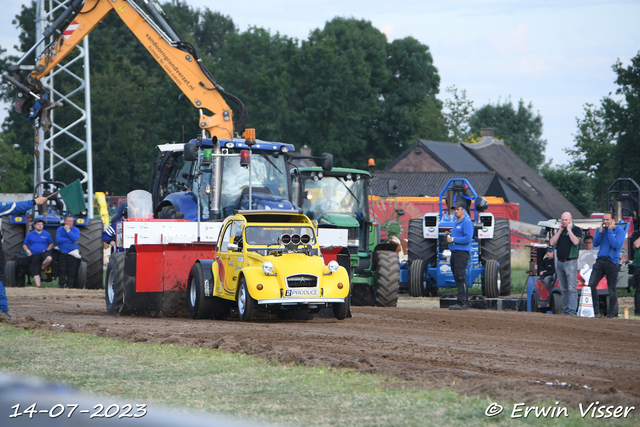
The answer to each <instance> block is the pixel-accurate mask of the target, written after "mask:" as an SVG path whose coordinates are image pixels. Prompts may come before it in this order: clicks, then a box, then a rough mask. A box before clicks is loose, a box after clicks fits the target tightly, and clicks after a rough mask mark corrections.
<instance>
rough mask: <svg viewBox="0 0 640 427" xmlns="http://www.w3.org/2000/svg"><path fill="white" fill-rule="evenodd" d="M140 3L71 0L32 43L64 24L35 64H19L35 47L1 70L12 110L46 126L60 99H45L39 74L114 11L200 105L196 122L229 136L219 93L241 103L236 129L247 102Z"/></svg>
mask: <svg viewBox="0 0 640 427" xmlns="http://www.w3.org/2000/svg"><path fill="white" fill-rule="evenodd" d="M143 2H144V7H145V9H146V12H145V10H143V9H142V8H141V7H140V6H139V5H138V4H137V3H136V2H135V1H134V0H75V1H74V2H73V3H72V4H71V5H70V6H69V8H68V9H67V10H65V11H64V12H63V14H62V15H61V17H60V18H59V19H58V20H57V21H56V22H55V23H54V24H52V25H51V27H49V28H47V30H45V32H44V35H43V37H42V38H41V39H40V41H39V42H38V43H36V46H37V45H38V44H40V43H42V42H43V41H44V40H45V39H46V38H47V37H49V36H51V35H52V34H53V33H54V32H55V31H56V30H57V29H62V28H63V29H62V30H61V34H60V36H59V37H58V38H57V39H56V40H55V41H54V42H52V43H51V44H50V45H49V46H47V48H46V49H45V50H44V52H43V53H42V55H41V56H40V58H37V59H36V61H37V64H36V66H35V67H25V66H24V65H22V62H23V61H24V59H26V57H27V56H28V55H29V54H30V53H31V52H33V50H34V48H35V46H34V47H33V48H31V49H30V50H29V51H28V52H27V54H25V56H23V58H22V59H21V60H20V61H19V62H18V64H16V65H13V66H11V67H10V68H9V69H10V71H12V73H13V76H11V75H9V74H8V73H5V74H3V76H2V77H3V79H5V80H6V81H8V82H9V83H11V84H12V85H14V86H15V87H16V89H17V91H16V98H15V102H14V107H15V108H16V110H17V111H18V112H19V113H20V114H22V115H23V116H24V117H26V118H27V119H29V120H31V119H33V118H36V117H39V118H40V123H41V126H42V127H43V128H45V130H48V129H47V126H49V127H50V120H49V119H48V114H49V111H50V110H51V109H52V108H56V107H58V106H61V104H60V103H52V102H50V101H49V100H48V94H46V93H45V91H44V90H43V88H42V84H41V82H40V79H42V78H43V77H44V76H46V75H48V74H49V73H50V72H51V70H52V69H53V68H54V67H55V66H56V65H58V64H59V63H60V62H61V61H62V60H63V59H64V58H65V57H66V56H67V55H68V54H69V52H71V50H73V48H74V47H75V46H76V45H78V44H79V43H80V42H81V41H82V39H84V38H85V37H86V36H87V35H88V34H89V33H91V31H93V29H94V28H95V27H96V26H97V25H98V23H99V22H100V21H102V20H103V19H104V18H105V17H106V16H107V15H108V14H109V13H110V12H112V11H115V13H116V14H117V15H118V17H120V19H122V21H123V22H124V24H125V25H126V26H127V27H128V28H129V29H130V30H131V32H132V33H133V34H134V35H135V36H136V38H137V39H138V40H139V41H140V43H142V44H143V46H144V47H145V48H146V49H147V51H149V53H150V54H151V56H152V57H153V58H154V59H155V60H156V61H157V62H158V64H159V65H160V66H161V67H162V69H163V70H164V71H165V72H166V73H167V74H168V75H169V77H171V79H172V80H173V81H174V83H175V84H176V85H177V86H178V87H179V88H180V90H181V91H182V93H184V95H185V96H186V97H187V98H189V100H190V101H191V103H192V104H193V105H194V106H195V107H196V108H198V109H200V110H201V114H200V118H199V123H198V124H199V127H200V128H201V129H203V130H205V131H206V132H208V133H209V136H210V137H212V138H213V137H217V138H233V136H234V123H233V112H232V110H231V108H230V107H229V105H228V104H227V102H226V100H225V98H224V97H223V95H224V96H226V97H227V98H228V99H230V100H231V101H232V102H234V103H236V104H238V106H239V107H240V111H241V115H240V118H239V119H238V122H237V123H236V127H238V128H239V129H240V128H241V127H242V126H243V125H244V122H245V121H246V107H245V106H244V104H242V102H241V101H240V100H239V99H238V98H236V97H235V96H233V95H231V94H229V93H227V92H225V91H224V89H223V88H222V87H221V86H220V85H218V83H217V82H216V81H215V79H214V78H213V76H212V75H211V74H210V73H209V71H208V70H207V69H206V67H205V66H204V65H203V64H202V60H201V59H200V58H198V56H197V53H196V51H195V48H194V47H193V46H192V45H191V44H189V43H187V42H185V41H184V40H182V39H181V38H180V36H179V35H178V34H177V33H176V32H175V31H174V30H173V28H172V27H171V26H170V25H169V23H168V22H167V21H166V19H165V17H164V13H163V12H162V10H161V9H160V7H159V5H157V4H155V3H149V2H148V1H147V0H143ZM150 15H151V16H150ZM24 70H27V71H30V73H29V75H28V76H27V78H26V79H25V81H24V82H23V81H21V79H20V75H19V71H24ZM203 110H204V111H206V113H205V112H202V111H203ZM209 113H210V115H209Z"/></svg>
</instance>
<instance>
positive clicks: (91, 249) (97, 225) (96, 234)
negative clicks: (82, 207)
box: [78, 220, 104, 289]
mask: <svg viewBox="0 0 640 427" xmlns="http://www.w3.org/2000/svg"><path fill="white" fill-rule="evenodd" d="M103 230H104V224H103V223H102V221H99V220H91V221H90V222H89V225H87V226H86V227H81V228H80V239H79V240H78V248H79V249H80V255H82V261H84V262H86V263H87V280H86V283H85V288H86V289H102V275H103V268H102V265H103V258H104V245H103V244H102V231H103Z"/></svg>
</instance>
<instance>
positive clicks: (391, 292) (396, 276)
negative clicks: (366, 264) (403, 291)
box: [373, 251, 400, 307]
mask: <svg viewBox="0 0 640 427" xmlns="http://www.w3.org/2000/svg"><path fill="white" fill-rule="evenodd" d="M373 256H374V257H376V258H377V262H376V265H377V266H378V283H377V287H376V305H377V306H378V307H396V306H397V305H398V290H399V289H400V259H399V258H398V253H397V252H391V251H376V252H375V253H374V254H373Z"/></svg>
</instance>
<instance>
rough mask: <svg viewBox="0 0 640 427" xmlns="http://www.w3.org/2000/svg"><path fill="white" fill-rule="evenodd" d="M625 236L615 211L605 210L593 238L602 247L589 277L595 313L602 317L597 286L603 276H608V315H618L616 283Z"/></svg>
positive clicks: (609, 316) (611, 316) (594, 242)
mask: <svg viewBox="0 0 640 427" xmlns="http://www.w3.org/2000/svg"><path fill="white" fill-rule="evenodd" d="M624 237H625V233H624V230H623V229H622V228H621V227H618V226H616V221H615V220H614V219H613V212H609V211H607V212H605V213H604V215H603V217H602V225H601V226H600V228H598V229H597V230H596V236H595V238H594V239H593V244H594V245H596V246H600V249H599V250H598V257H597V258H596V262H595V263H594V264H593V269H592V271H591V277H590V278H589V287H590V288H591V295H592V297H593V314H594V315H595V316H596V317H602V315H601V314H600V304H599V301H600V300H599V298H598V289H597V286H598V282H600V280H601V279H602V278H603V277H606V278H607V287H608V288H609V309H608V311H607V317H608V318H613V317H618V291H617V290H616V284H617V283H618V271H620V251H621V250H622V244H623V243H624Z"/></svg>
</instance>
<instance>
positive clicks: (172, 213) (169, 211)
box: [158, 206, 176, 219]
mask: <svg viewBox="0 0 640 427" xmlns="http://www.w3.org/2000/svg"><path fill="white" fill-rule="evenodd" d="M175 217H176V210H175V208H174V207H173V206H164V207H163V208H162V209H160V212H159V213H158V218H159V219H175Z"/></svg>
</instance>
